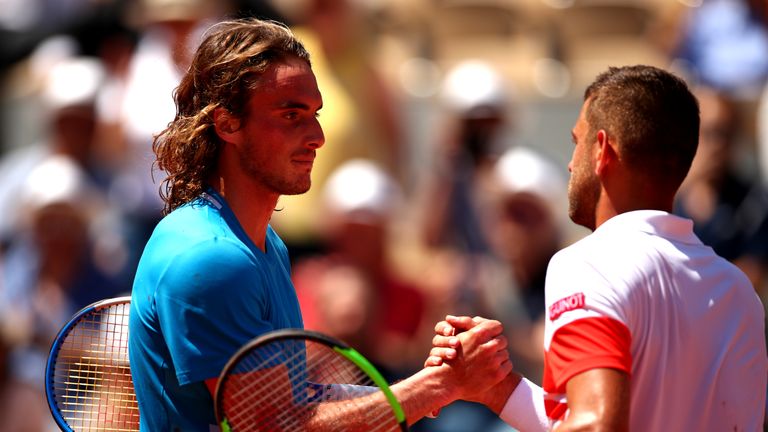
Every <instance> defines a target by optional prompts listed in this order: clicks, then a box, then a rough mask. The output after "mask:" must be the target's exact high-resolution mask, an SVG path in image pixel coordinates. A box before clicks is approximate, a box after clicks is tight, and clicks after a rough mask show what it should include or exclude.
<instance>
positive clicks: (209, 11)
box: [100, 0, 228, 243]
mask: <svg viewBox="0 0 768 432" xmlns="http://www.w3.org/2000/svg"><path fill="white" fill-rule="evenodd" d="M134 6H135V9H133V10H132V12H133V16H134V18H133V21H134V25H135V26H137V28H138V29H139V32H140V36H139V38H138V42H137V44H136V47H135V50H134V52H133V55H132V57H131V58H130V59H129V61H128V64H127V65H126V67H125V69H126V70H125V71H123V73H122V74H119V75H118V74H115V75H113V77H114V78H115V80H113V81H112V82H111V83H110V86H109V87H107V88H106V89H105V92H106V94H105V96H103V97H102V101H103V102H104V103H102V104H101V105H100V108H102V115H103V117H104V119H105V122H106V123H107V124H108V125H109V130H110V132H111V137H112V138H113V139H117V141H116V142H113V143H112V144H111V146H112V147H113V148H114V149H116V154H115V155H114V157H113V162H116V165H115V166H114V169H115V171H116V174H115V181H114V182H113V184H112V186H111V190H110V195H111V197H114V198H113V199H114V201H113V204H114V205H116V206H120V207H121V208H122V211H123V212H124V213H126V214H128V215H130V217H131V219H132V220H133V221H135V222H136V226H135V228H136V230H137V236H138V237H139V238H140V239H141V240H142V243H143V241H145V240H146V239H147V238H148V236H149V234H150V233H151V230H152V229H153V228H154V226H155V224H156V222H157V221H158V220H159V218H160V215H161V210H162V202H161V200H160V195H159V185H160V182H161V181H162V176H163V173H162V171H159V170H154V171H153V167H152V163H153V161H154V155H153V153H152V140H153V136H154V135H155V134H157V133H159V132H161V131H162V130H163V129H165V127H166V126H167V125H168V123H169V122H170V121H171V120H173V118H174V116H175V115H176V106H175V104H174V101H173V97H172V96H173V91H174V89H175V88H176V86H178V85H179V81H180V80H181V73H182V72H183V71H184V70H185V69H186V68H187V67H188V65H189V62H190V60H191V58H190V56H191V55H192V53H193V52H194V49H195V48H196V46H197V43H198V42H199V40H200V37H201V33H202V32H203V31H204V30H205V29H206V28H207V27H208V26H210V25H211V24H213V23H214V21H215V19H216V18H218V17H219V16H221V15H222V14H223V13H225V12H226V11H227V10H228V9H227V8H228V2H227V1H216V0H141V1H138V2H135V4H134Z"/></svg>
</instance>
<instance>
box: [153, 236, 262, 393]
mask: <svg viewBox="0 0 768 432" xmlns="http://www.w3.org/2000/svg"><path fill="white" fill-rule="evenodd" d="M216 243H218V244H216V245H215V246H214V245H210V244H200V245H197V246H196V247H194V248H189V249H188V250H187V251H185V252H184V253H181V254H179V255H177V256H176V257H174V259H173V261H172V262H171V263H170V270H168V271H166V272H165V273H164V275H163V277H162V278H161V279H160V283H159V288H158V290H157V291H156V293H157V294H156V296H157V297H156V299H155V300H156V304H157V312H158V317H159V322H160V327H161V330H162V332H163V336H164V338H165V340H166V343H167V345H168V349H169V351H170V356H171V359H172V361H173V366H174V369H175V370H176V375H177V378H178V381H179V383H180V384H181V385H185V384H189V383H193V382H197V381H203V380H206V379H209V378H214V377H217V376H218V375H219V372H220V371H221V370H222V369H223V367H224V365H225V364H226V362H227V360H228V359H229V358H230V357H231V356H232V355H233V354H234V353H235V352H236V351H237V350H238V349H239V348H240V347H242V346H243V345H244V344H245V343H246V342H248V341H249V340H251V339H252V338H253V337H254V335H258V334H262V333H265V332H268V331H270V330H272V325H271V324H270V323H269V322H268V321H267V319H266V317H267V315H268V311H267V304H268V302H267V300H266V295H267V294H266V286H265V282H264V278H263V277H262V275H261V274H260V272H259V271H258V267H257V265H255V262H254V260H253V258H252V257H251V256H249V254H248V253H247V251H245V250H244V249H243V248H241V247H240V246H239V245H237V244H236V243H234V242H228V241H226V240H219V241H218V242H216Z"/></svg>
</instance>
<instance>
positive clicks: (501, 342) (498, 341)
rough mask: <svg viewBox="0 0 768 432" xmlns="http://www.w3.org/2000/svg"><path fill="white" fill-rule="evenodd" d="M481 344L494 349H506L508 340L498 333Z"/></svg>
mask: <svg viewBox="0 0 768 432" xmlns="http://www.w3.org/2000/svg"><path fill="white" fill-rule="evenodd" d="M482 345H483V346H486V347H487V348H488V349H491V350H494V351H506V350H507V348H508V347H509V341H508V340H507V338H506V336H504V335H500V336H496V337H495V338H493V339H491V340H489V341H488V342H485V343H484V344H482Z"/></svg>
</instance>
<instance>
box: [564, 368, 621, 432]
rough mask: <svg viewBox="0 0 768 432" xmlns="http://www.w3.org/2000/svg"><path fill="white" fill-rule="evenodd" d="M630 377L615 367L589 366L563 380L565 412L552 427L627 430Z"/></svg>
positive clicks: (579, 429)
mask: <svg viewBox="0 0 768 432" xmlns="http://www.w3.org/2000/svg"><path fill="white" fill-rule="evenodd" d="M629 395H630V379H629V375H628V374H627V373H626V372H623V371H619V370H617V369H608V368H598V369H590V370H587V371H585V372H582V373H579V374H577V375H575V376H573V377H572V378H571V379H570V380H568V383H567V384H566V397H567V398H568V409H569V414H568V417H567V419H566V420H565V421H564V422H563V423H562V424H561V425H560V427H559V428H557V429H556V430H557V431H558V432H566V431H587V430H588V431H618V432H621V431H627V430H629V399H630V396H629Z"/></svg>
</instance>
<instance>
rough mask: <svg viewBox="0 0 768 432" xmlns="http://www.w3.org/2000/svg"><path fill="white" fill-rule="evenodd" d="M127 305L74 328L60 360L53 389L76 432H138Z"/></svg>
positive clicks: (89, 315) (83, 319)
mask: <svg viewBox="0 0 768 432" xmlns="http://www.w3.org/2000/svg"><path fill="white" fill-rule="evenodd" d="M129 310H130V306H129V304H127V303H117V304H112V305H109V306H107V307H103V308H98V309H95V310H93V311H91V312H89V313H87V314H86V315H84V316H83V317H81V319H80V320H79V321H78V322H77V323H76V324H75V325H74V327H73V328H72V329H71V330H70V332H69V333H68V334H67V335H66V337H65V339H64V341H63V343H62V344H61V348H60V350H59V352H58V353H57V355H56V363H55V365H54V371H53V382H52V388H53V392H54V399H55V401H56V404H57V406H58V409H59V410H60V412H61V415H62V416H63V417H64V419H65V421H66V422H67V424H68V425H69V426H70V427H72V429H74V430H78V431H97V430H98V431H115V432H119V431H135V430H138V424H139V410H138V404H137V403H136V396H135V393H134V390H133V381H132V379H131V371H130V366H129V364H128V313H129Z"/></svg>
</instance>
